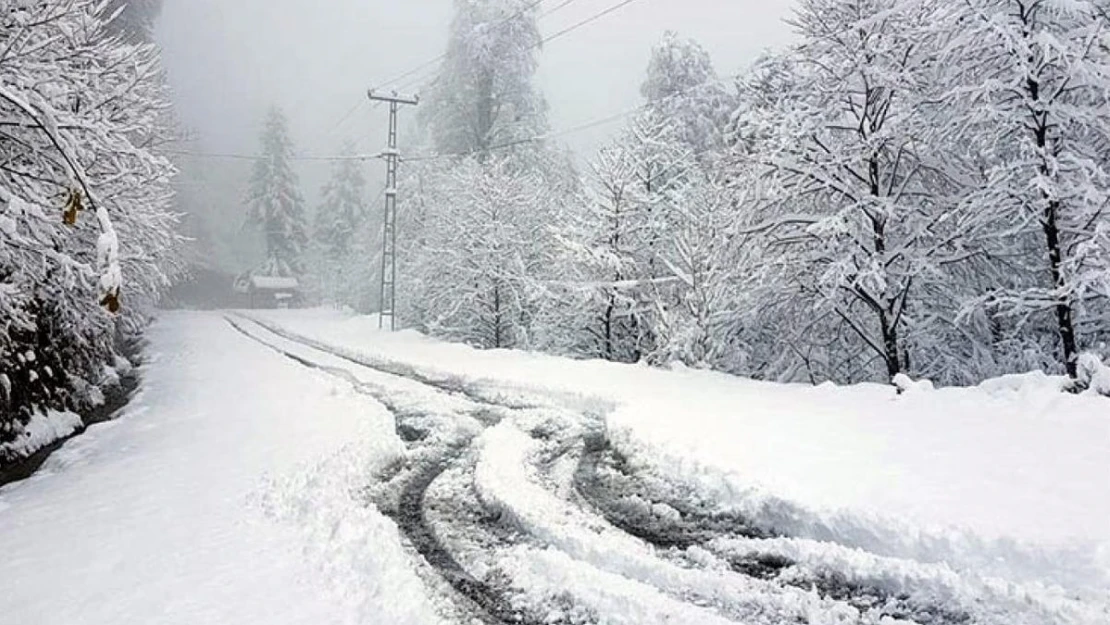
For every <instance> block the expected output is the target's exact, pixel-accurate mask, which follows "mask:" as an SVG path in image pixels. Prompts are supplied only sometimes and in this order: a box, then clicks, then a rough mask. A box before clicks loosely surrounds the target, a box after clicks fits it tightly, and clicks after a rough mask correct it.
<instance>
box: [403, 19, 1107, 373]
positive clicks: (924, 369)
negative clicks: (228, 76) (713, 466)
mask: <svg viewBox="0 0 1110 625" xmlns="http://www.w3.org/2000/svg"><path fill="white" fill-rule="evenodd" d="M523 6H524V5H521V4H520V3H518V2H501V1H499V0H487V1H483V2H479V1H477V0H475V1H472V2H460V3H459V5H458V9H459V14H458V18H457V20H456V22H455V24H454V27H453V31H452V38H453V39H452V40H453V42H454V43H453V44H452V48H451V50H450V52H449V59H448V61H447V62H446V63H445V64H444V68H443V72H442V73H441V75H440V77H439V78H438V79H437V82H436V87H437V88H436V90H433V91H434V93H435V97H433V105H432V106H431V107H430V108H429V110H428V111H426V113H425V115H426V118H425V121H426V122H428V123H427V130H428V133H429V134H430V142H431V143H432V144H434V145H435V146H436V147H438V148H439V149H440V150H441V152H443V151H448V153H449V154H450V153H452V152H450V151H452V150H453V151H454V152H453V153H455V154H458V153H462V154H471V155H473V158H472V159H468V160H466V161H465V162H462V163H460V162H459V161H458V160H457V159H455V160H452V159H450V158H441V159H439V160H437V161H434V162H432V163H430V164H427V165H425V166H424V167H423V169H422V170H421V173H419V174H418V175H415V176H413V177H412V178H411V179H410V180H411V183H410V184H409V185H408V191H409V192H410V193H409V195H410V199H408V200H406V206H405V210H403V211H402V215H404V216H405V217H404V219H405V224H406V225H405V228H406V229H407V236H406V237H403V238H402V240H403V241H405V240H406V239H407V240H408V243H407V244H406V245H407V246H408V247H407V249H405V250H404V252H403V254H402V257H403V258H405V267H406V269H405V271H404V274H405V280H403V281H402V282H405V283H404V284H402V288H403V289H409V291H407V293H408V296H407V297H406V298H405V299H408V300H409V306H408V311H407V313H406V319H407V321H408V322H410V323H411V324H413V325H416V326H418V327H420V328H422V329H425V330H430V331H433V332H435V333H438V334H441V335H444V336H448V337H450V338H454V339H460V340H465V341H469V342H472V343H475V344H478V345H493V346H504V345H514V346H519V345H524V344H527V345H529V346H532V347H537V348H545V349H551V350H555V351H560V352H570V353H574V354H577V355H581V356H586V357H600V358H605V359H609V360H616V361H627V362H632V361H646V362H649V363H654V364H665V363H669V362H681V363H684V364H687V365H690V366H699V367H711V368H715V369H719V370H724V371H729V372H733V373H739V374H744V375H750V376H754V377H758V378H764V379H776V380H786V381H809V382H813V383H819V382H822V381H825V380H834V381H837V382H845V383H850V382H858V381H863V380H876V381H888V382H889V381H891V380H893V379H894V378H898V379H903V378H904V377H907V376H908V377H910V378H913V379H930V380H933V381H935V382H937V383H940V384H969V383H976V382H978V381H980V380H983V379H985V378H990V377H995V376H999V375H1003V374H1006V373H1012V372H1019V371H1028V370H1030V369H1042V370H1048V371H1050V372H1055V371H1062V370H1067V371H1068V372H1069V373H1071V374H1072V376H1073V377H1076V375H1077V374H1079V373H1080V372H1079V371H1078V370H1077V368H1078V356H1079V354H1080V353H1082V352H1083V351H1091V350H1094V351H1098V350H1104V349H1105V348H1104V347H1103V346H1104V345H1105V344H1106V342H1107V338H1108V337H1107V334H1108V332H1110V329H1108V328H1110V303H1108V302H1110V298H1108V294H1110V293H1108V291H1110V247H1108V245H1110V214H1108V213H1107V211H1108V204H1110V172H1108V171H1107V167H1106V162H1107V159H1108V158H1110V102H1107V98H1108V97H1110V96H1108V95H1107V94H1108V93H1110V82H1108V79H1110V68H1108V66H1107V60H1108V58H1110V57H1108V56H1107V55H1108V54H1110V49H1108V43H1107V42H1108V41H1110V39H1108V37H1107V32H1106V28H1107V26H1108V25H1110V21H1108V20H1107V18H1106V14H1105V12H1104V11H1103V9H1104V8H1105V7H1104V6H1103V5H1102V4H1100V3H1097V2H1094V1H1088V0H1071V1H1067V2H1065V1H1062V0H1059V1H1057V0H1043V1H1033V2H1024V1H1021V0H969V1H968V2H960V3H951V2H944V1H942V0H801V1H800V2H799V4H798V8H797V11H796V14H795V17H794V19H793V25H794V26H795V27H796V30H797V32H798V34H799V41H798V43H796V44H795V45H793V46H791V47H789V48H787V49H786V50H784V51H781V52H779V53H776V54H769V55H766V56H765V57H763V58H762V59H760V60H759V61H758V62H756V63H755V64H754V66H753V67H752V68H751V69H750V70H748V71H747V72H746V73H745V74H743V75H742V76H740V77H739V78H738V79H737V80H736V81H734V82H733V83H732V84H728V83H727V82H726V81H723V80H721V79H720V78H718V77H717V75H716V72H715V71H714V69H713V64H712V62H711V60H710V59H709V56H708V54H706V52H705V51H704V50H703V49H702V48H701V47H700V46H699V45H698V44H697V43H696V42H692V41H685V40H682V39H681V38H680V37H678V36H677V35H676V34H674V33H668V34H667V35H666V36H665V37H664V39H663V40H662V42H661V43H660V44H659V45H657V46H656V47H655V49H654V50H653V52H652V55H651V61H650V63H649V66H648V71H647V76H646V79H645V81H644V84H643V87H642V93H643V95H644V98H645V103H644V106H643V108H642V110H641V111H639V112H638V114H637V115H636V116H634V118H633V119H632V120H631V121H630V122H629V123H628V126H627V127H626V128H625V129H624V130H623V131H621V132H620V133H619V135H618V137H617V138H616V139H615V140H614V141H612V142H611V143H609V144H607V145H606V146H605V147H604V148H603V149H602V150H601V151H600V152H599V153H598V154H597V155H596V156H595V157H594V158H593V159H591V161H590V164H589V166H588V168H587V169H586V172H585V175H584V176H582V179H581V181H580V183H579V184H577V185H576V184H558V183H554V182H553V181H556V180H561V179H562V178H561V175H553V174H552V173H551V172H552V171H556V170H559V168H552V167H550V165H551V163H552V162H553V161H552V159H550V158H547V159H545V158H544V155H545V154H550V152H548V151H547V150H548V149H549V148H547V147H546V146H544V145H543V143H542V142H539V141H529V142H516V140H518V139H520V138H521V134H522V130H521V129H522V128H523V127H525V126H528V127H529V128H531V129H532V130H533V131H536V130H539V129H542V127H543V125H542V124H533V122H535V121H536V120H537V119H538V116H533V115H531V113H538V112H541V111H542V105H541V104H539V103H540V102H541V100H540V98H539V96H538V95H537V94H536V92H535V90H534V89H533V88H532V87H531V84H530V79H531V74H532V72H533V71H534V69H535V63H534V61H533V60H532V59H533V57H532V50H533V49H534V44H535V39H534V27H533V26H534V24H533V18H532V17H531V15H532V14H531V12H530V11H527V10H523V11H522V10H521V9H522V8H523ZM514 9H515V10H516V12H514ZM508 16H511V17H512V19H507V17H508ZM498 18H500V19H498ZM518 21H520V23H519V24H518ZM529 24H533V26H529ZM493 42H496V45H495V44H494V43H493ZM493 49H496V50H498V51H500V54H496V55H490V54H485V52H488V51H489V50H493ZM475 50H480V51H483V53H482V54H479V53H478V52H475ZM510 51H511V53H510ZM491 76H499V77H503V78H504V80H501V79H500V78H499V79H498V81H494V82H491V81H490V80H489V78H490V77H491ZM447 85H451V86H450V88H449V89H448V88H447ZM506 85H511V86H512V89H509V91H508V92H506V91H505V89H506V88H507V87H506ZM445 94H454V95H456V96H458V94H465V97H462V96H458V97H454V96H453V98H447V97H445ZM491 103H498V106H500V105H501V104H504V108H503V109H499V108H497V107H492V108H491V106H490V105H491ZM491 111H492V112H493V113H491ZM522 111H524V112H525V113H524V114H522V113H521V112H522ZM464 131H465V132H464ZM503 140H508V141H510V143H511V148H510V149H504V150H502V149H499V148H501V147H504V146H501V145H500V144H499V142H500V141H503ZM524 145H527V146H528V149H522V146H524ZM559 171H566V169H562V170H559ZM537 184H539V185H541V187H542V185H544V184H546V185H548V186H547V188H546V192H537V191H536V190H535V189H536V185H537ZM490 185H494V186H498V185H499V186H500V195H499V194H497V193H493V192H492V191H491V188H490ZM483 189H485V190H483ZM480 190H482V191H480ZM477 198H482V200H481V201H478V199H477ZM510 216H511V217H510ZM494 234H496V235H497V236H494ZM552 241H554V244H553V245H552ZM493 276H496V278H494V277H493ZM491 284H495V285H496V284H501V285H509V284H511V285H513V286H512V287H511V288H508V289H503V288H499V287H497V286H492V287H491V286H490V285H491ZM506 292H508V293H511V296H506V295H505V293H506ZM479 293H481V294H482V295H481V296H480V297H479V296H478V295H477V294H479ZM491 301H492V302H496V305H492V306H491V304H490V302H491ZM490 311H494V312H490ZM478 319H483V321H482V322H480V323H479V322H478V321H477V320H478ZM490 319H493V320H494V321H490ZM506 320H509V321H506ZM525 337H528V339H527V340H525ZM1085 367H1086V368H1085V369H1084V370H1085V371H1086V370H1089V369H1090V366H1089V363H1088V365H1086V366H1085Z"/></svg>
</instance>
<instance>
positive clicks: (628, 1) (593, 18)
mask: <svg viewBox="0 0 1110 625" xmlns="http://www.w3.org/2000/svg"><path fill="white" fill-rule="evenodd" d="M636 1H637V0H624V1H623V2H619V3H617V4H615V5H613V6H611V7H609V8H608V9H605V10H604V11H601V12H600V13H597V14H595V15H593V16H591V17H587V18H586V19H584V20H582V21H580V22H578V23H577V24H574V25H573V26H568V27H567V28H564V29H563V30H560V31H559V32H557V33H555V34H553V35H548V36H547V37H544V38H543V39H542V40H540V42H539V43H538V44H536V46H535V47H539V46H541V45H543V44H545V43H549V42H551V41H554V40H556V39H558V38H560V37H562V36H564V35H568V34H570V33H572V32H574V31H576V30H578V29H579V28H582V27H583V26H586V25H587V24H591V23H593V22H596V21H597V20H599V19H601V18H603V17H605V16H606V15H609V14H610V13H615V12H616V11H619V10H621V9H623V8H624V7H626V6H628V5H630V4H632V3H633V2H636Z"/></svg>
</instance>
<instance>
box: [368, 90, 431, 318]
mask: <svg viewBox="0 0 1110 625" xmlns="http://www.w3.org/2000/svg"><path fill="white" fill-rule="evenodd" d="M367 95H369V96H370V99H371V100H372V101H374V102H386V103H388V104H389V147H388V148H387V149H386V151H385V152H384V154H383V155H384V156H385V163H386V174H385V226H384V228H385V230H384V232H383V235H384V236H383V238H382V282H381V285H382V291H381V300H380V301H381V308H382V309H381V313H380V314H379V315H378V328H379V329H382V330H384V329H385V327H386V325H385V320H386V318H387V317H388V318H389V330H390V331H391V332H392V331H395V330H396V329H397V166H398V164H399V162H400V160H401V153H400V151H398V150H397V111H398V109H400V107H401V105H402V104H409V105H412V106H416V105H417V104H420V98H419V97H418V96H406V95H400V94H398V93H397V92H396V91H394V92H392V93H388V94H387V93H378V92H376V91H374V90H373V89H371V90H370V91H369V92H368V94H367Z"/></svg>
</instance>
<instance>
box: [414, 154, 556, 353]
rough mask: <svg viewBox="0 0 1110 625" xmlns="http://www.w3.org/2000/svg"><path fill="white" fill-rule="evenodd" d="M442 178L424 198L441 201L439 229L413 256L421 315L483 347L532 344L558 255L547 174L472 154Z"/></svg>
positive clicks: (440, 330) (421, 322)
mask: <svg viewBox="0 0 1110 625" xmlns="http://www.w3.org/2000/svg"><path fill="white" fill-rule="evenodd" d="M442 176H443V179H435V180H431V184H430V186H429V191H428V192H427V194H426V195H425V196H424V197H422V198H421V201H423V202H427V203H429V204H430V205H432V206H434V207H435V212H434V217H432V219H434V220H435V224H436V227H434V228H427V229H425V230H423V231H422V239H421V240H420V241H418V243H417V247H415V250H414V251H415V254H413V253H410V254H408V256H409V261H408V263H407V267H406V287H407V289H406V299H409V300H410V301H415V303H416V305H418V306H419V309H418V311H419V319H416V320H414V321H416V323H417V325H418V326H419V327H421V328H424V329H427V330H428V331H430V332H433V333H434V334H437V335H439V336H444V337H447V338H450V339H454V340H459V341H464V342H467V343H471V344H474V345H478V346H481V347H489V348H502V347H527V346H528V345H529V343H530V341H531V332H532V325H533V321H534V318H535V314H536V312H537V310H538V302H537V299H538V298H539V297H540V295H541V293H540V288H539V285H538V284H537V283H536V277H537V276H539V275H541V273H542V272H543V269H544V268H545V266H547V265H549V264H550V262H551V257H552V253H551V248H552V242H551V241H552V240H551V236H550V235H549V234H548V233H547V232H546V223H547V221H548V219H549V209H548V207H549V206H550V200H549V196H548V190H547V188H546V185H545V184H544V180H543V178H542V177H540V176H539V175H538V174H536V173H521V172H518V171H515V168H514V166H513V164H512V163H511V161H510V160H509V159H506V158H496V157H491V158H489V159H488V160H486V161H485V162H478V160H477V159H467V160H466V161H464V162H462V163H460V164H458V165H457V166H455V167H452V168H451V169H449V170H447V171H445V172H442ZM410 249H413V248H410Z"/></svg>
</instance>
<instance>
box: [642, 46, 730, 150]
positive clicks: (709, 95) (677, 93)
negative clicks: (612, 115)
mask: <svg viewBox="0 0 1110 625" xmlns="http://www.w3.org/2000/svg"><path fill="white" fill-rule="evenodd" d="M640 93H641V94H643V96H644V98H645V99H646V100H647V107H648V110H649V111H651V112H652V114H653V115H654V116H655V117H656V119H658V120H666V121H667V122H668V123H670V124H673V125H674V127H675V128H676V129H677V132H678V135H679V138H680V139H681V140H682V142H683V143H685V144H686V145H687V146H688V147H689V148H690V149H692V150H693V152H694V154H696V155H697V156H698V157H699V158H700V159H702V160H703V161H705V162H708V160H709V158H710V157H711V156H712V153H714V152H717V151H719V150H721V149H722V148H723V147H724V137H725V128H726V125H727V122H728V118H729V115H730V114H731V112H732V111H733V110H734V109H735V106H736V103H735V97H733V96H731V95H730V94H729V92H728V91H727V90H726V89H725V88H724V86H723V85H722V84H721V82H720V80H719V79H718V77H717V72H716V70H714V69H713V61H712V60H711V59H710V57H709V53H708V52H706V51H705V49H704V48H703V47H702V46H701V45H700V44H699V43H698V42H696V41H694V40H691V39H680V38H679V36H678V34H677V33H674V32H667V33H666V35H664V37H663V40H662V41H661V42H660V43H659V44H658V45H656V46H655V48H654V49H653V50H652V54H651V61H650V63H649V64H648V71H647V78H646V79H645V81H644V84H643V86H641V88H640Z"/></svg>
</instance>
